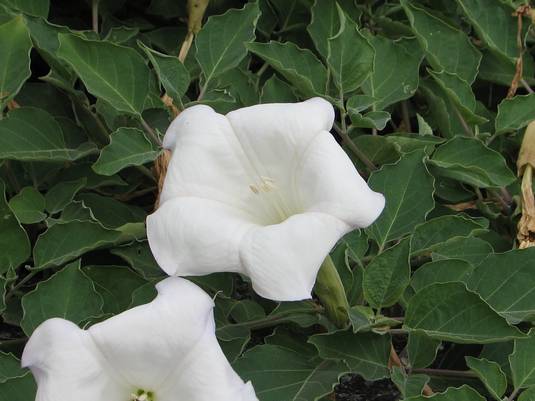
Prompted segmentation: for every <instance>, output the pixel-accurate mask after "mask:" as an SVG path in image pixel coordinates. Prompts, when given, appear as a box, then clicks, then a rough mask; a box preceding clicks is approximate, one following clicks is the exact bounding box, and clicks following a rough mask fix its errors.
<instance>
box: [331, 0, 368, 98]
mask: <svg viewBox="0 0 535 401" xmlns="http://www.w3.org/2000/svg"><path fill="white" fill-rule="evenodd" d="M337 8H338V15H339V19H340V30H339V31H338V33H337V34H336V35H335V36H333V37H330V38H329V40H328V42H327V48H328V56H327V64H328V65H329V67H330V71H331V74H332V76H333V78H334V83H335V85H336V87H337V88H338V89H339V90H340V94H345V93H348V92H352V91H354V90H355V89H357V88H358V87H359V86H360V85H362V83H363V82H364V81H365V80H366V78H368V76H369V75H370V74H371V72H372V70H373V60H374V56H375V51H374V50H373V47H372V46H371V45H370V43H369V42H368V41H367V40H366V38H365V37H364V36H362V34H361V33H360V32H359V30H358V27H357V24H355V23H354V22H353V21H352V20H351V19H349V18H348V17H347V16H346V15H345V13H344V11H342V9H341V8H340V6H338V5H337Z"/></svg>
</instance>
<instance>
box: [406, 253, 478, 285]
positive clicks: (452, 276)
mask: <svg viewBox="0 0 535 401" xmlns="http://www.w3.org/2000/svg"><path fill="white" fill-rule="evenodd" d="M473 270H474V266H472V265H471V264H470V263H468V262H467V261H465V260H460V259H444V260H437V261H435V262H428V263H425V264H424V265H422V266H420V267H419V268H418V270H416V271H415V272H414V274H413V275H412V277H411V285H412V288H414V290H415V291H416V292H418V291H420V290H421V289H422V288H424V287H427V286H428V285H431V284H435V283H449V282H452V281H461V282H466V281H467V279H468V277H469V276H470V274H471V273H472V271H473Z"/></svg>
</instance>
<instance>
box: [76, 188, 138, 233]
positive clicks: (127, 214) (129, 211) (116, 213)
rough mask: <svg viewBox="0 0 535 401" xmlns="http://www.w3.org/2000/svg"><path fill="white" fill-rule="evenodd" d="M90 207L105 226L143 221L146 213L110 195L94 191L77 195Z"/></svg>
mask: <svg viewBox="0 0 535 401" xmlns="http://www.w3.org/2000/svg"><path fill="white" fill-rule="evenodd" d="M77 199H79V200H82V201H83V202H84V205H85V206H87V207H89V208H90V209H91V213H92V215H93V216H94V217H95V219H97V220H98V222H99V223H100V224H102V225H103V226H104V227H105V228H119V227H122V226H125V225H126V224H128V223H143V222H144V221H145V218H146V217H147V213H146V212H145V211H144V210H143V209H142V208H140V207H138V206H134V205H128V204H126V203H123V202H119V201H118V200H115V199H113V198H111V197H107V196H102V195H98V194H94V193H83V194H79V195H78V196H77Z"/></svg>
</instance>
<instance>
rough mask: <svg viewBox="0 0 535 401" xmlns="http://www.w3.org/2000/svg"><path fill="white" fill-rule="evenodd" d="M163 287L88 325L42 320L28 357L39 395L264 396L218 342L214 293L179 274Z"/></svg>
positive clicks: (207, 400)
mask: <svg viewBox="0 0 535 401" xmlns="http://www.w3.org/2000/svg"><path fill="white" fill-rule="evenodd" d="M157 289H158V296H157V297H156V299H155V300H154V301H153V302H151V303H149V304H146V305H142V306H138V307H135V308H133V309H130V310H128V311H126V312H123V313H121V314H120V315H117V316H115V317H112V318H110V319H108V320H106V321H104V322H102V323H98V324H95V325H94V326H92V327H90V328H89V329H88V330H82V329H80V328H78V326H76V325H75V324H73V323H71V322H69V321H67V320H63V319H57V318H55V319H50V320H47V321H46V322H44V323H43V324H41V325H40V326H39V327H38V328H37V329H36V330H35V332H34V333H33V334H32V336H31V338H30V340H29V341H28V344H27V345H26V348H25V349H24V353H23V355H22V365H23V366H24V367H29V368H30V369H31V371H32V373H33V375H34V377H35V378H36V380H37V384H38V390H37V398H36V401H183V400H188V401H258V400H257V398H256V395H255V392H254V390H253V388H252V386H251V384H250V383H247V384H245V383H244V382H243V381H242V380H241V379H240V377H239V376H238V375H237V374H236V373H235V372H234V370H232V368H231V366H230V364H229V363H228V361H227V359H226V358H225V356H224V354H223V352H222V351H221V348H220V347H219V344H218V342H217V339H216V337H215V332H214V317H213V306H214V304H213V302H212V299H211V298H210V297H209V296H208V295H207V294H206V293H204V292H203V291H202V290H201V289H200V288H199V287H197V286H196V285H194V284H192V283H191V282H189V281H187V280H185V279H182V278H178V277H170V278H167V279H166V280H164V281H162V282H160V283H159V284H158V285H157Z"/></svg>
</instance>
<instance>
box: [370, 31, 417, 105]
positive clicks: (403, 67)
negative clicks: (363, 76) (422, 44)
mask: <svg viewBox="0 0 535 401" xmlns="http://www.w3.org/2000/svg"><path fill="white" fill-rule="evenodd" d="M369 40H370V43H371V45H372V46H373V48H374V49H375V60H374V64H373V72H372V74H371V76H370V79H369V80H368V81H366V83H365V84H364V85H363V87H362V89H363V91H364V93H366V94H367V95H369V96H372V97H373V98H374V99H375V104H374V109H377V110H383V109H385V108H386V107H387V106H390V105H391V104H394V103H397V102H399V101H401V100H404V99H408V98H410V97H412V95H414V93H415V92H416V89H417V88H418V82H419V75H418V70H419V68H420V63H421V62H422V55H421V54H419V53H415V52H412V53H409V52H408V51H407V50H406V47H405V46H403V45H402V44H400V43H401V42H399V41H396V42H395V41H393V40H391V39H388V38H385V37H382V36H379V35H376V36H372V37H371V38H370V39H369ZM403 42H405V43H406V44H407V46H416V45H417V44H416V43H414V42H415V41H414V40H407V39H405V40H403ZM392 66H396V67H395V69H394V68H392Z"/></svg>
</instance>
